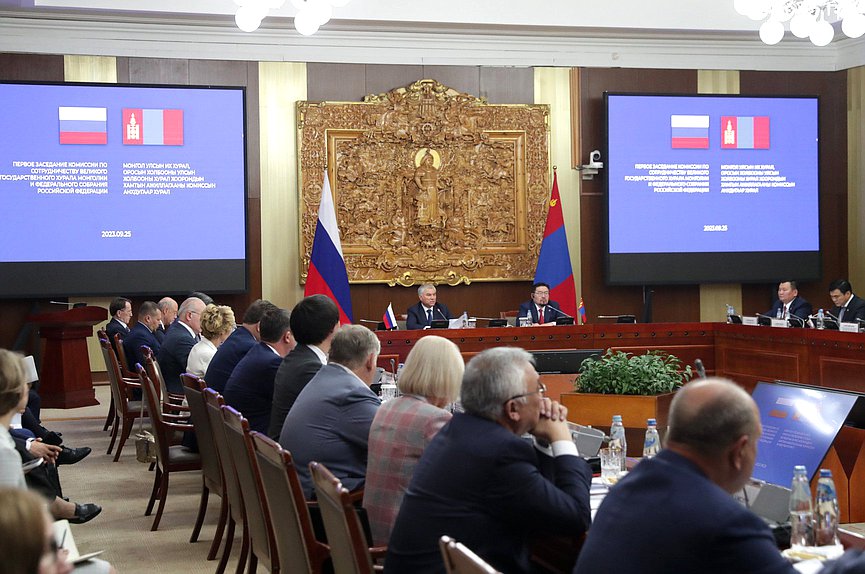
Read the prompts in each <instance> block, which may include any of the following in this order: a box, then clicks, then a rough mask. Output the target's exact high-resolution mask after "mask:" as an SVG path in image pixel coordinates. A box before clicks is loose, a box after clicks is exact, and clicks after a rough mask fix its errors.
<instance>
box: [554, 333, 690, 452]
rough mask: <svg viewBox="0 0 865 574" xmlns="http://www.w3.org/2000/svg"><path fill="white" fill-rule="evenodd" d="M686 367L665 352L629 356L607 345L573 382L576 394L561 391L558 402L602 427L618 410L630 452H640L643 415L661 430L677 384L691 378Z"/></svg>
mask: <svg viewBox="0 0 865 574" xmlns="http://www.w3.org/2000/svg"><path fill="white" fill-rule="evenodd" d="M691 375H692V372H691V367H690V366H685V367H683V366H682V361H681V360H679V358H678V357H676V356H675V355H671V354H670V353H667V352H665V351H657V350H655V351H648V352H646V353H645V354H642V355H633V354H631V353H625V352H623V351H613V350H612V349H608V350H607V352H606V353H604V355H603V356H601V357H600V358H597V359H587V360H586V361H584V362H583V364H582V366H581V367H580V376H579V377H578V378H577V380H576V381H575V383H574V387H575V390H576V391H577V392H575V393H562V404H563V405H565V406H566V407H567V408H568V418H569V419H570V420H572V421H574V422H578V423H580V424H584V425H591V426H594V427H598V428H603V429H607V428H609V426H610V422H611V420H612V418H613V415H622V420H623V421H624V424H625V427H626V429H627V435H628V436H627V438H628V454H629V456H640V455H641V454H642V435H641V433H642V431H644V430H645V428H646V427H645V425H646V420H647V419H649V418H654V419H656V420H657V421H658V429H659V430H660V431H661V432H662V433H663V431H664V430H665V429H666V426H667V413H668V412H669V409H670V402H671V401H672V400H673V394H674V393H675V391H676V389H678V388H679V387H680V386H682V385H683V384H684V383H686V382H688V381H689V380H690V379H691Z"/></svg>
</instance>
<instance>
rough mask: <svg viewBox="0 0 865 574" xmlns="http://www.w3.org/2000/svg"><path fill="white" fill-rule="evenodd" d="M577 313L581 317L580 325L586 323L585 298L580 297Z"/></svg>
mask: <svg viewBox="0 0 865 574" xmlns="http://www.w3.org/2000/svg"><path fill="white" fill-rule="evenodd" d="M577 313H578V314H579V317H580V325H585V324H586V306H585V305H583V298H582V297H580V304H579V305H578V306H577Z"/></svg>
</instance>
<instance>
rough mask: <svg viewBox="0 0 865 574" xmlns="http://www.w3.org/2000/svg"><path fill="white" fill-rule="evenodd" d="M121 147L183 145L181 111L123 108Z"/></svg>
mask: <svg viewBox="0 0 865 574" xmlns="http://www.w3.org/2000/svg"><path fill="white" fill-rule="evenodd" d="M123 145H183V110H148V109H141V108H123Z"/></svg>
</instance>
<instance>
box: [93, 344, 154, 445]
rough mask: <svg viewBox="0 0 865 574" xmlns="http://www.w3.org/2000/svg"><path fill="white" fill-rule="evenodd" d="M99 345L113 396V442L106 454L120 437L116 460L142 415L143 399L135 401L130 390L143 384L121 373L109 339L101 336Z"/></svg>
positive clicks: (110, 443)
mask: <svg viewBox="0 0 865 574" xmlns="http://www.w3.org/2000/svg"><path fill="white" fill-rule="evenodd" d="M99 346H100V348H101V349H102V358H103V359H105V369H106V371H107V372H108V384H109V386H110V387H111V398H112V408H113V412H112V413H111V416H112V421H113V422H112V426H111V442H109V443H108V451H107V452H106V453H105V454H111V450H112V449H113V448H114V443H115V441H116V440H117V437H118V436H119V437H120V442H119V443H117V452H115V453H114V462H117V461H118V460H120V453H121V452H123V445H125V444H126V439H128V438H129V434H130V433H131V432H132V426H133V425H134V423H135V419H137V418H139V417H141V416H142V401H133V400H131V399H130V398H129V395H130V392H129V391H130V390H132V389H137V388H141V385H140V384H139V383H138V382H136V381H131V380H129V379H126V378H124V377H122V376H121V375H120V365H119V364H118V363H117V355H115V354H114V350H113V349H112V348H111V343H109V342H108V339H105V338H100V339H99ZM147 413H148V411H147V407H146V406H145V407H144V412H143V415H144V416H147Z"/></svg>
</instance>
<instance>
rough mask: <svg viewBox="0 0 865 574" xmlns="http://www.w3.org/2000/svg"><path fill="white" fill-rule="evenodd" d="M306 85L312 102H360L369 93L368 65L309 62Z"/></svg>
mask: <svg viewBox="0 0 865 574" xmlns="http://www.w3.org/2000/svg"><path fill="white" fill-rule="evenodd" d="M306 85H307V94H306V99H307V100H309V101H311V102H324V101H331V102H359V101H360V100H362V99H363V97H364V96H365V95H366V94H367V91H366V66H365V65H363V64H318V63H309V64H307V65H306Z"/></svg>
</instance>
